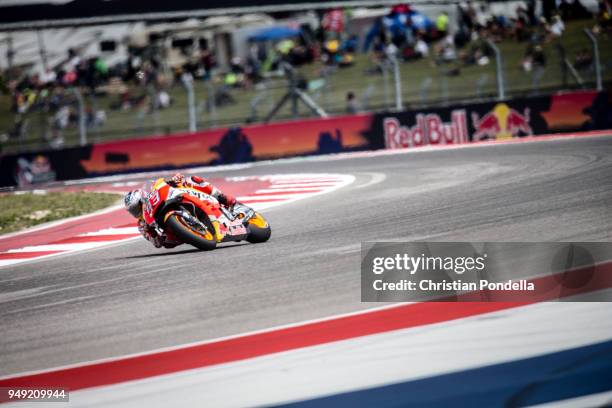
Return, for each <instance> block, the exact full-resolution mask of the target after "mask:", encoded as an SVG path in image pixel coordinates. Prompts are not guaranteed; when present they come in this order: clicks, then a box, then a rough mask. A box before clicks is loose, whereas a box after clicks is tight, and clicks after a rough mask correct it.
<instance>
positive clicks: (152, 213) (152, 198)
mask: <svg viewBox="0 0 612 408" xmlns="http://www.w3.org/2000/svg"><path fill="white" fill-rule="evenodd" d="M145 191H148V194H147V196H146V198H145V203H144V211H143V216H144V221H145V222H146V223H147V224H148V225H149V226H151V227H152V228H154V229H155V230H156V231H157V233H158V234H160V235H161V234H162V233H163V232H165V233H166V235H167V236H168V239H171V240H173V241H180V242H183V243H186V244H190V245H193V246H194V247H196V248H199V249H203V250H212V249H215V248H216V246H217V239H216V238H215V229H214V226H213V223H212V222H211V220H210V217H209V216H210V215H211V214H214V212H213V210H214V209H218V210H219V211H221V213H223V214H224V215H225V216H226V217H227V219H228V220H229V223H225V227H226V228H227V232H226V234H225V236H224V237H223V240H222V241H221V242H229V241H243V240H246V241H248V242H251V243H258V242H265V241H267V240H268V239H269V238H270V234H271V233H272V231H271V229H270V225H269V224H268V222H267V221H266V220H265V219H264V218H263V217H262V215H261V214H259V213H258V212H257V211H255V210H253V209H252V208H250V207H248V206H246V205H244V204H241V203H236V204H235V205H234V207H233V209H232V210H231V211H230V210H228V209H226V208H225V207H223V206H222V205H220V204H219V201H218V200H217V199H216V198H215V197H213V196H212V195H209V194H205V193H203V192H201V191H199V190H196V189H194V188H191V187H188V186H184V185H179V186H176V187H173V186H171V185H169V184H168V183H166V181H165V180H164V179H163V178H161V179H158V180H156V181H155V182H154V183H153V184H152V185H151V186H150V187H148V188H147V187H145ZM220 222H221V221H220Z"/></svg>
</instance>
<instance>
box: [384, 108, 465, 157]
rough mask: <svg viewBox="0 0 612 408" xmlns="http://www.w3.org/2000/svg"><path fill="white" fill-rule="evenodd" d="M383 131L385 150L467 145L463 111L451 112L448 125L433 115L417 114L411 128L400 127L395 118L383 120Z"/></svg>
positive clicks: (436, 115)
mask: <svg viewBox="0 0 612 408" xmlns="http://www.w3.org/2000/svg"><path fill="white" fill-rule="evenodd" d="M383 130H384V139H385V146H386V147H387V149H399V148H406V147H417V146H424V145H435V144H457V143H468V139H469V136H468V129H467V120H466V113H465V110H463V109H458V110H454V111H452V113H451V122H450V123H444V122H443V121H442V119H440V115H438V114H435V113H430V114H421V113H419V114H417V115H416V124H415V125H414V126H412V127H409V126H401V125H400V122H399V120H398V119H397V118H394V117H391V118H385V119H384V120H383Z"/></svg>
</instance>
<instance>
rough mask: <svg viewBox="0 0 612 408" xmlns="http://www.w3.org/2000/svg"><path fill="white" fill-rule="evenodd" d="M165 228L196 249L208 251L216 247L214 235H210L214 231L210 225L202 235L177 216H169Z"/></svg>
mask: <svg viewBox="0 0 612 408" xmlns="http://www.w3.org/2000/svg"><path fill="white" fill-rule="evenodd" d="M206 224H210V223H206ZM166 228H169V229H170V230H171V231H172V233H173V234H174V235H175V236H176V237H177V238H178V239H180V240H181V241H183V242H184V243H186V244H189V245H193V246H194V247H196V248H198V249H201V250H204V251H210V250H213V249H215V248H216V247H217V240H216V239H215V236H214V234H213V233H211V231H214V230H213V229H212V225H209V228H208V231H206V234H202V233H201V232H200V231H196V230H194V229H192V228H191V227H190V226H189V224H187V222H185V221H184V220H183V218H182V217H180V216H179V215H177V214H171V215H170V216H169V217H168V219H167V220H166Z"/></svg>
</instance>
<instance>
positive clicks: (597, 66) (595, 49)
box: [584, 28, 603, 91]
mask: <svg viewBox="0 0 612 408" xmlns="http://www.w3.org/2000/svg"><path fill="white" fill-rule="evenodd" d="M584 32H585V34H586V35H587V37H589V39H590V40H591V42H592V43H593V57H594V58H595V61H594V62H595V78H596V80H597V90H598V91H601V90H602V89H603V84H602V81H601V64H600V63H599V45H598V44H597V38H596V37H595V36H594V35H593V33H592V32H591V30H589V29H588V28H585V29H584Z"/></svg>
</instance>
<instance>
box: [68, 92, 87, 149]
mask: <svg viewBox="0 0 612 408" xmlns="http://www.w3.org/2000/svg"><path fill="white" fill-rule="evenodd" d="M72 92H73V93H74V96H75V97H76V100H77V104H78V107H79V140H80V144H81V146H85V145H86V144H87V123H86V118H85V102H84V101H83V95H82V94H81V91H79V89H78V88H76V87H75V88H72Z"/></svg>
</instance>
